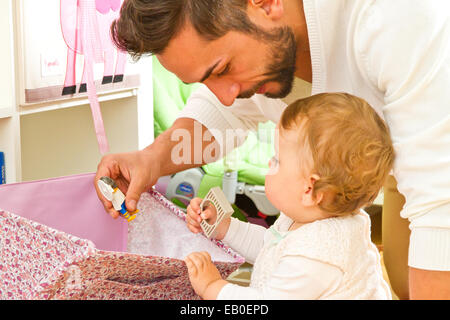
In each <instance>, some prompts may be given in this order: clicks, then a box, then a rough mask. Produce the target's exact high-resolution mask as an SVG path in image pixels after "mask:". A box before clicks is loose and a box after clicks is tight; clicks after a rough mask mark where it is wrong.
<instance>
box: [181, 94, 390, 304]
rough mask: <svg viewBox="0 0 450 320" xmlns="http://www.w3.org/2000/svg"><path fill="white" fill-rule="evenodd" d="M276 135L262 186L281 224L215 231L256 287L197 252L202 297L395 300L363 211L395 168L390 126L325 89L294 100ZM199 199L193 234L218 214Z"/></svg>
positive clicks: (233, 223) (192, 270) (192, 264)
mask: <svg viewBox="0 0 450 320" xmlns="http://www.w3.org/2000/svg"><path fill="white" fill-rule="evenodd" d="M277 132H278V133H279V137H278V143H276V145H275V156H274V157H273V158H272V159H271V160H270V163H269V166H270V170H269V173H268V175H267V176H266V181H265V187H266V189H265V190H266V194H267V197H268V199H269V200H270V201H271V203H272V204H273V205H274V206H275V207H276V208H277V209H279V210H280V216H279V218H278V219H277V220H276V222H275V223H274V224H273V225H272V226H271V227H270V228H269V229H266V228H264V227H262V226H259V225H254V224H250V223H245V222H242V221H239V220H237V219H235V218H229V219H225V220H223V221H222V223H221V224H220V225H219V226H218V228H217V231H216V239H218V240H223V242H225V243H226V244H227V245H229V246H230V247H232V248H233V249H234V250H236V251H237V252H239V253H240V254H241V255H242V256H244V257H245V258H246V261H247V262H249V263H251V264H253V272H252V276H251V282H250V286H249V287H242V286H238V285H235V284H232V283H229V282H228V281H226V280H223V279H222V278H221V276H220V274H219V272H218V270H217V269H216V267H215V266H214V264H213V263H212V261H211V258H210V256H209V254H208V253H207V252H195V253H192V254H190V255H189V256H187V257H186V259H185V261H186V265H187V268H188V272H189V278H190V281H191V283H192V286H193V288H194V290H195V292H196V293H197V294H198V295H200V296H201V297H202V298H204V299H391V294H390V290H389V287H388V285H387V283H386V282H385V281H384V279H383V275H382V270H381V264H380V255H379V253H378V251H377V249H376V247H375V245H374V244H373V243H372V242H371V238H370V218H369V216H368V215H367V214H366V213H365V212H364V211H363V210H361V209H362V208H364V207H367V206H368V205H370V204H371V202H372V201H373V200H374V199H375V198H376V196H377V194H378V192H379V190H380V189H381V187H382V185H383V183H384V181H385V179H386V177H387V175H388V173H389V171H390V170H391V168H392V166H393V161H394V149H393V146H392V141H391V139H390V136H389V130H388V128H387V126H386V124H385V123H384V121H383V120H382V119H381V118H380V117H379V116H378V115H377V113H376V112H375V111H374V110H373V109H372V108H371V107H370V105H369V104H367V102H365V101H364V100H362V99H360V98H357V97H355V96H352V95H350V94H345V93H324V94H318V95H315V96H311V97H308V98H305V99H301V100H297V101H296V102H294V103H292V104H290V105H289V106H288V107H287V108H286V109H285V110H284V112H283V114H282V116H281V119H280V121H279V123H278V125H277ZM200 202H201V199H199V198H195V199H193V200H192V201H191V203H190V205H189V207H188V209H187V225H188V228H189V229H190V230H191V231H192V232H195V233H198V232H201V228H200V221H201V220H202V219H207V220H214V219H215V215H216V213H215V210H214V208H213V207H212V206H209V207H208V208H207V209H206V210H204V211H203V212H200Z"/></svg>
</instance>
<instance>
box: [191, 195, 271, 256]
mask: <svg viewBox="0 0 450 320" xmlns="http://www.w3.org/2000/svg"><path fill="white" fill-rule="evenodd" d="M201 202H202V199H201V198H194V199H192V200H191V202H190V204H189V206H188V208H187V214H186V223H187V227H188V229H189V230H191V232H193V233H200V232H203V231H202V229H201V227H200V222H201V221H202V219H207V220H208V219H211V220H212V221H215V219H216V216H217V213H216V210H214V207H213V206H210V207H207V208H206V209H205V210H204V211H203V212H200V204H201ZM266 230H267V229H266V228H264V227H262V226H259V225H255V224H251V223H247V222H243V221H240V220H238V219H235V218H226V219H224V220H222V222H221V223H220V224H219V225H218V226H217V229H216V235H215V238H216V239H217V240H223V241H224V242H225V243H226V244H227V245H228V246H230V247H231V248H233V249H234V250H235V251H237V252H238V253H239V254H241V255H242V256H243V257H244V258H245V260H246V261H248V262H249V263H254V261H255V259H256V256H257V255H258V253H259V251H260V250H261V248H262V246H263V243H264V233H265V232H266Z"/></svg>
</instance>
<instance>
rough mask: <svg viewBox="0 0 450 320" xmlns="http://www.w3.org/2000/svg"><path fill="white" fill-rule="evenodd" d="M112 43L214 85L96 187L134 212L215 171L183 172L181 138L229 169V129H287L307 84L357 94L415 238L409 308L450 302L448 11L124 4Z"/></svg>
mask: <svg viewBox="0 0 450 320" xmlns="http://www.w3.org/2000/svg"><path fill="white" fill-rule="evenodd" d="M112 35H113V38H114V40H115V42H116V44H117V45H118V47H120V48H122V49H125V50H127V51H128V52H129V53H130V54H131V55H132V56H134V57H135V58H139V57H140V56H141V55H142V54H149V53H151V54H155V55H156V56H157V58H158V59H159V61H160V62H161V64H162V65H163V66H164V67H165V68H166V69H168V70H170V71H172V72H173V73H174V74H175V75H177V76H178V77H179V78H180V79H181V80H182V81H184V82H186V83H193V82H202V83H203V84H205V85H206V86H204V87H202V88H200V89H199V90H198V91H197V92H195V93H194V94H193V95H192V96H191V98H190V99H189V101H188V103H187V105H186V107H185V109H184V110H183V111H182V113H181V114H180V116H179V118H178V119H177V120H176V121H175V123H174V124H173V126H172V127H171V128H170V129H169V130H167V131H166V132H165V133H163V134H162V135H160V136H159V137H158V138H157V139H156V140H155V142H154V143H153V144H152V145H150V146H148V147H147V148H146V149H144V150H142V151H137V152H132V153H126V154H114V155H108V156H105V157H104V158H103V159H102V161H101V163H100V164H99V166H98V172H97V177H96V179H98V178H99V177H100V176H102V175H107V176H110V177H112V178H114V179H116V180H117V181H118V184H119V187H120V188H121V189H122V190H123V191H124V192H126V195H127V202H126V205H127V207H128V209H129V210H132V211H133V210H134V209H135V207H136V201H137V200H138V199H139V196H140V194H141V193H142V192H143V191H145V190H147V189H149V188H150V187H151V186H152V185H153V184H154V183H155V182H156V180H157V179H158V178H159V177H160V176H163V175H167V174H172V173H175V172H178V171H181V170H185V169H187V168H191V167H195V166H200V165H202V164H203V163H205V158H202V159H201V161H190V162H189V161H188V162H186V161H185V162H182V163H179V162H176V163H175V162H174V161H173V159H172V158H171V150H172V148H173V147H174V146H175V145H177V144H178V143H179V141H178V140H176V139H173V137H172V134H173V133H175V132H177V130H187V131H188V132H189V133H191V134H192V136H194V131H195V130H196V128H198V127H199V126H200V125H201V129H202V130H203V131H202V132H205V133H206V135H207V136H209V137H210V139H202V144H201V149H200V152H199V150H197V149H196V148H195V145H194V143H192V150H190V151H192V152H191V157H192V158H194V157H195V156H196V155H197V157H198V154H199V153H202V151H204V150H206V149H207V148H211V146H220V148H212V149H214V150H216V152H213V156H214V157H215V158H218V157H220V156H222V155H223V153H225V152H226V150H228V149H229V147H230V146H231V145H232V146H235V145H236V144H238V143H239V142H240V141H241V140H242V139H241V138H240V137H237V139H228V140H227V139H222V137H223V136H224V134H223V133H225V132H226V131H227V130H228V129H237V128H244V129H254V128H255V127H256V125H257V123H258V122H260V121H266V120H268V119H269V120H273V121H274V122H276V121H278V117H279V116H280V114H281V112H282V110H283V108H284V107H285V104H284V103H282V102H281V101H280V100H279V98H282V97H284V96H285V95H286V94H288V93H289V92H290V91H291V88H292V81H293V79H294V77H299V78H301V79H303V80H305V81H308V82H312V94H316V93H320V92H327V91H328V92H332V91H344V92H349V93H352V94H355V95H357V96H360V97H362V98H364V99H365V100H367V101H368V102H369V103H370V104H371V105H372V106H373V107H374V108H375V109H376V110H377V111H378V112H379V113H380V115H382V116H383V117H384V119H385V120H386V122H387V123H388V125H389V128H390V131H391V136H392V139H393V142H394V147H395V149H396V162H395V166H394V170H393V171H394V176H395V178H396V180H397V182H398V190H399V191H400V192H401V193H402V194H403V195H404V196H405V200H406V203H405V205H404V206H403V209H402V211H401V216H402V217H403V218H407V219H408V220H409V222H410V225H409V226H410V229H411V237H410V244H409V258H408V265H409V293H410V296H409V297H410V298H412V299H425V298H427V299H450V179H449V178H450V147H449V146H450V112H449V110H450V106H449V101H450V90H448V88H450V4H449V3H448V1H446V0H435V1H421V0H397V1H390V0H378V1H358V0H303V1H301V0H251V1H248V0H222V1H219V0H218V1H210V0H185V1H179V0H153V1H151V0H146V1H144V0H125V2H124V4H123V7H122V11H121V17H120V19H119V20H118V21H117V22H116V23H114V24H113V26H112ZM227 106H229V108H227ZM211 135H212V136H213V137H212V138H211ZM349 143H351V142H349ZM217 150H218V151H217ZM224 150H225V151H224ZM186 152H187V151H186ZM99 197H100V198H101V199H102V200H103V202H104V206H105V208H106V209H107V210H108V211H109V212H110V213H111V214H112V215H113V216H114V217H117V213H116V212H114V210H113V209H112V206H111V204H110V203H109V202H107V201H105V200H104V199H103V198H102V197H101V196H100V195H99ZM399 241H400V239H399Z"/></svg>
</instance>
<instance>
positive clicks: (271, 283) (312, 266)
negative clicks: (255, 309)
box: [217, 256, 343, 300]
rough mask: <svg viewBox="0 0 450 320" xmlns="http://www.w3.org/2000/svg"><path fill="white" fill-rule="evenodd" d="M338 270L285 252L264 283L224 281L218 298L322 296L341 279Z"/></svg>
mask: <svg viewBox="0 0 450 320" xmlns="http://www.w3.org/2000/svg"><path fill="white" fill-rule="evenodd" d="M342 276H343V273H342V271H341V270H340V269H339V268H338V267H336V266H333V265H330V264H327V263H323V262H320V261H318V260H313V259H308V258H305V257H302V256H286V257H283V258H282V259H281V260H280V263H279V264H278V266H277V267H276V268H275V270H274V271H273V272H272V274H271V275H270V276H269V279H268V281H267V282H266V283H265V285H264V286H262V287H259V288H256V287H242V286H239V285H236V284H232V283H227V284H226V285H223V286H222V287H221V290H220V291H219V293H218V295H217V299H218V300H275V299H283V300H289V299H297V300H300V299H304V300H314V299H319V298H325V297H327V295H328V294H330V293H332V292H333V291H334V290H335V289H336V288H337V287H338V286H339V284H340V282H341V281H342Z"/></svg>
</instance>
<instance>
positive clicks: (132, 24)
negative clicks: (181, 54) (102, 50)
mask: <svg viewBox="0 0 450 320" xmlns="http://www.w3.org/2000/svg"><path fill="white" fill-rule="evenodd" d="M247 3H248V0H125V1H124V3H123V5H122V8H121V10H120V18H119V19H117V20H116V21H114V22H113V23H112V25H111V35H112V39H113V41H114V43H115V44H116V46H117V47H118V48H119V49H121V50H123V51H127V52H128V53H129V54H130V55H131V56H132V57H133V58H134V59H135V60H138V59H139V58H140V57H141V56H142V55H144V54H160V53H162V52H163V51H164V49H165V48H166V47H167V46H168V44H169V41H170V40H171V39H172V38H173V37H175V36H176V35H177V34H178V32H179V31H180V30H181V29H182V28H183V26H184V25H185V24H186V22H190V23H191V24H192V26H193V27H194V29H195V30H196V31H197V32H198V34H199V35H200V36H201V37H203V38H204V39H206V40H215V39H218V38H220V37H222V36H224V35H225V34H226V33H227V32H229V31H232V30H233V31H239V32H243V33H248V34H255V35H256V34H258V27H257V26H256V25H254V24H253V23H252V22H251V21H250V19H249V18H248V16H247V12H246V9H247Z"/></svg>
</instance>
